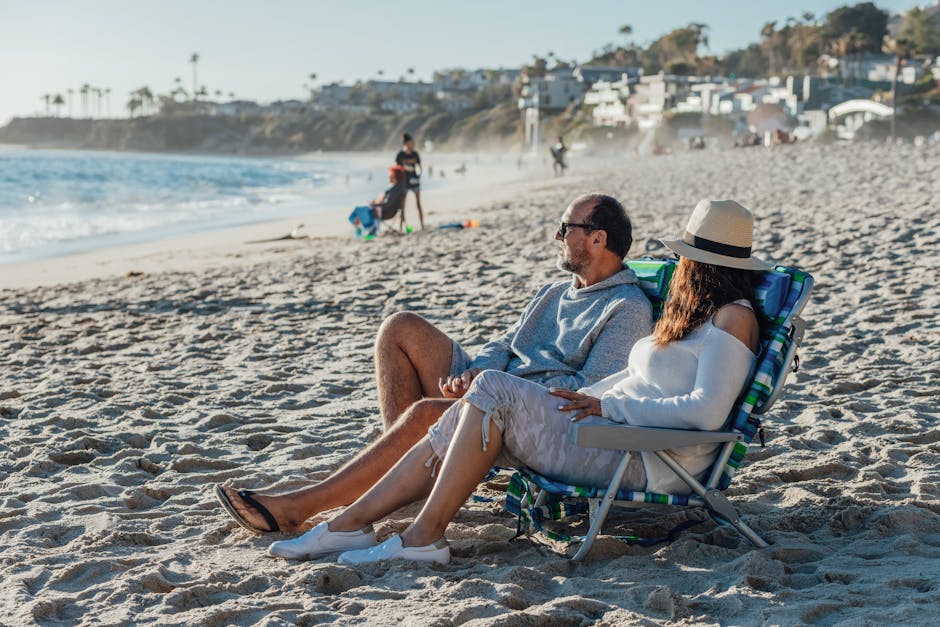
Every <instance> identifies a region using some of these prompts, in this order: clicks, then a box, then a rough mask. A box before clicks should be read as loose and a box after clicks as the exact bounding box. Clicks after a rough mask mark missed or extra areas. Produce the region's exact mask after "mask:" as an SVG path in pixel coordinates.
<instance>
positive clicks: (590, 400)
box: [548, 388, 603, 422]
mask: <svg viewBox="0 0 940 627" xmlns="http://www.w3.org/2000/svg"><path fill="white" fill-rule="evenodd" d="M548 392H549V394H551V395H552V396H557V397H558V398H563V399H565V400H567V401H569V402H568V403H567V404H565V403H563V404H561V405H559V406H558V411H577V412H578V413H577V414H575V416H574V418H572V419H571V422H578V421H580V420H582V419H584V418H587V417H588V416H603V414H602V413H601V399H599V398H594V397H593V396H588V395H587V394H579V393H578V392H574V391H572V390H562V389H560V388H552V389H550V390H549V391H548Z"/></svg>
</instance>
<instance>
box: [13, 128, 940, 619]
mask: <svg viewBox="0 0 940 627" xmlns="http://www.w3.org/2000/svg"><path fill="white" fill-rule="evenodd" d="M938 157H940V154H938V153H937V152H936V151H935V150H934V151H930V150H929V149H915V148H912V147H888V146H868V145H837V146H830V147H820V146H809V145H806V146H795V147H782V148H780V149H774V150H762V149H751V150H742V151H734V152H721V153H708V154H706V155H703V154H681V155H674V156H670V157H664V158H658V159H653V160H649V161H644V162H639V163H631V162H624V163H623V164H621V165H618V166H617V167H612V166H608V167H598V168H597V169H596V170H592V172H591V173H589V174H582V175H580V176H577V177H570V178H566V179H563V180H561V181H557V182H551V183H539V184H532V185H531V186H530V187H529V189H528V190H527V191H526V193H525V194H519V195H517V196H516V197H513V198H507V199H506V200H505V202H499V203H495V204H491V205H488V206H485V207H481V208H480V209H479V211H477V212H476V213H475V215H474V216H473V217H477V218H478V219H480V220H481V222H482V226H481V227H480V228H478V229H469V230H465V231H433V232H429V233H419V234H416V235H413V236H409V237H406V238H393V237H388V238H385V239H383V240H382V241H380V242H376V243H374V244H372V245H360V244H356V243H351V242H349V241H343V240H326V239H324V240H315V241H313V242H312V243H311V244H310V245H296V246H292V245H285V246H283V247H273V248H270V249H267V250H265V251H264V252H248V253H245V254H244V255H242V253H239V254H238V256H236V257H233V258H232V259H229V260H227V263H228V266H227V267H225V268H224V269H223V268H222V267H206V268H204V269H202V270H200V271H198V272H180V273H163V274H145V275H143V276H129V277H126V278H123V279H115V280H93V281H86V282H83V283H78V284H74V285H64V286H59V287H55V288H43V289H34V290H15V291H14V290H11V291H7V292H5V293H4V298H3V300H2V302H0V576H2V581H3V585H2V587H0V606H2V607H3V608H4V610H5V611H4V612H3V618H0V622H9V623H11V624H29V623H40V624H49V625H53V624H72V623H84V624H91V623H104V624H122V623H127V622H132V621H135V622H155V623H161V624H163V623H167V624H195V623H199V624H209V625H214V624H219V625H222V624H231V623H235V624H253V623H259V624H269V625H274V624H286V623H297V624H313V623H317V622H325V621H338V622H343V623H375V624H388V623H392V622H403V623H407V624H436V625H451V624H453V625H457V624H498V625H543V624H544V625H557V624H561V625H582V624H589V623H594V622H597V623H600V624H650V623H667V622H681V623H716V624H717V623H731V624H764V623H770V624H779V623H787V624H792V623H801V622H803V623H824V624H838V623H844V624H858V623H870V624H874V623H924V622H929V620H930V619H929V617H930V616H932V615H934V614H935V613H936V611H937V609H938V606H940V590H938V584H937V581H938V580H940V566H938V564H940V559H938V558H940V516H938V513H940V499H938V496H940V468H938V462H940V412H938V396H940V391H938V379H940V377H938V374H940V366H938V365H937V357H938V355H940V351H938V349H940V326H938V324H937V322H938V310H940V297H938V291H937V288H936V282H937V267H938V265H940V253H938V251H940V241H938V239H940V236H938V234H940V212H938V211H937V204H936V199H937V198H938V197H940V182H938V181H940V179H938V177H937V176H936V167H937V164H938ZM588 189H600V190H604V191H610V192H612V193H614V194H615V195H617V196H618V197H620V198H622V199H623V200H624V202H625V205H626V206H627V208H628V210H629V211H630V212H631V215H632V216H633V218H634V220H635V222H636V229H637V242H636V244H635V247H634V249H633V254H635V255H637V254H642V253H643V252H647V251H648V252H651V253H656V252H658V251H659V250H660V248H659V247H658V245H657V244H656V242H655V240H654V239H652V238H654V237H655V236H659V235H668V234H672V233H674V232H676V231H677V230H679V229H680V228H681V226H682V225H683V221H684V219H685V217H686V216H687V214H688V212H689V210H690V209H691V207H692V206H693V205H694V203H695V202H696V201H697V200H698V199H699V198H704V197H730V198H735V199H738V200H740V201H741V202H743V203H744V204H746V205H748V206H749V207H751V208H752V209H753V210H754V211H755V213H756V214H757V215H758V217H759V230H758V233H757V246H756V248H757V250H759V251H760V252H761V253H763V255H764V256H766V257H768V258H770V259H773V260H777V261H780V262H783V263H793V264H797V265H799V266H801V267H803V268H805V269H807V270H809V271H811V272H812V273H813V274H814V275H815V276H816V278H817V281H818V283H817V290H816V293H815V297H814V299H813V302H812V303H811V304H810V306H809V307H808V310H807V312H806V317H807V319H808V320H809V322H810V329H809V331H808V334H807V341H806V345H805V348H804V350H803V352H802V357H803V369H802V370H801V372H799V373H798V374H797V375H796V376H795V377H794V378H793V379H792V380H791V385H790V386H789V388H788V391H787V394H786V396H785V397H784V398H783V400H782V401H781V402H780V403H779V404H778V405H777V407H776V408H775V410H774V412H773V413H772V415H771V416H769V417H768V418H767V420H766V426H767V428H768V432H769V434H770V436H771V437H770V441H769V442H768V446H767V448H765V449H762V450H755V451H753V453H752V454H751V455H750V457H749V462H748V463H747V464H746V465H745V468H744V470H743V471H742V472H741V473H740V474H739V476H738V478H737V480H736V482H735V485H734V486H733V487H732V490H731V492H732V493H733V494H734V496H735V498H736V500H737V501H738V502H739V503H741V505H742V509H743V510H744V512H745V513H746V514H747V515H748V516H749V517H750V519H751V522H752V524H753V526H754V527H755V528H756V529H758V530H759V531H760V532H761V533H762V534H764V535H765V536H766V537H767V538H768V539H769V540H770V541H772V542H773V545H772V546H771V547H769V548H767V549H764V550H760V551H758V550H753V549H752V548H751V547H750V546H749V545H748V544H747V543H746V542H745V541H742V540H741V539H740V538H738V537H737V536H736V535H735V534H734V533H732V532H730V531H728V530H726V529H723V528H716V527H715V526H714V525H712V524H711V523H707V524H703V525H701V526H700V527H697V528H696V529H694V530H693V531H691V532H688V533H686V534H685V535H684V536H683V537H682V538H681V539H680V540H678V541H677V542H675V543H673V544H671V545H668V546H659V547H654V548H637V547H629V546H626V545H623V544H621V543H619V542H617V541H615V540H612V539H610V538H601V539H600V541H599V542H598V545H597V548H596V550H595V551H594V553H593V555H592V559H591V560H590V561H589V562H588V563H586V564H583V565H573V564H571V563H570V562H569V561H567V560H566V559H565V558H564V556H562V555H560V554H558V553H553V552H551V551H548V550H546V549H544V548H540V547H538V546H535V545H532V544H530V543H528V542H524V541H523V542H515V543H512V544H507V543H506V539H507V538H509V537H510V536H512V535H513V532H514V521H513V520H512V519H510V518H509V517H508V516H507V515H506V514H504V513H502V512H501V511H500V508H499V506H498V505H495V504H485V503H474V504H471V505H469V506H468V507H467V508H465V509H464V510H462V511H461V512H460V514H459V515H458V517H457V519H456V521H455V522H454V524H453V525H452V526H451V528H450V530H449V531H448V536H449V537H450V538H451V541H452V545H453V552H454V556H455V559H454V560H453V562H452V563H451V564H450V565H448V566H423V565H411V564H379V565H375V566H370V567H363V568H349V567H346V566H340V565H337V564H332V563H329V562H328V561H324V562H321V563H297V562H288V561H283V560H275V559H271V558H268V557H266V556H265V555H263V549H264V547H265V546H266V544H267V542H268V541H269V540H270V538H268V539H260V538H257V537H254V536H251V535H249V534H247V533H246V532H244V531H242V530H241V529H240V528H239V527H236V526H235V525H234V524H233V523H231V522H229V519H228V518H227V517H226V516H224V515H223V514H222V513H221V511H220V510H219V508H218V507H217V506H216V504H215V502H214V500H213V499H212V497H211V495H210V492H209V489H208V488H209V487H210V486H211V484H213V483H216V482H221V481H225V480H229V479H231V480H234V481H236V482H238V483H240V484H241V485H251V486H264V485H269V484H276V485H277V486H278V487H281V488H290V487H296V486H300V485H303V484H305V483H306V482H308V481H310V480H315V479H317V478H321V477H323V476H326V475H327V474H328V473H329V472H330V471H331V470H333V469H335V468H336V467H337V466H338V465H339V464H340V463H341V462H342V461H343V460H345V459H346V458H348V457H349V456H350V455H351V454H352V453H353V452H355V451H357V450H358V449H359V448H361V447H362V446H363V445H364V444H366V443H367V442H369V441H370V440H372V439H373V438H375V437H376V436H377V435H378V434H379V432H380V425H379V421H378V419H377V408H376V400H375V395H374V392H373V381H372V355H371V344H372V338H373V336H374V333H375V331H376V329H377V328H378V325H379V323H380V322H381V320H382V319H383V317H384V316H386V315H388V314H390V313H393V312H395V311H400V310H404V309H410V310H414V311H418V312H420V313H422V314H423V315H425V316H426V317H428V318H429V319H431V320H433V321H434V322H436V323H438V324H439V325H440V326H441V327H442V328H443V329H444V330H446V331H447V332H448V333H450V334H452V335H453V336H454V337H457V338H459V339H461V340H462V341H464V342H465V343H466V344H467V345H469V346H475V345H479V344H480V343H482V342H484V341H486V340H487V339H489V338H491V337H493V336H494V335H495V334H496V333H498V332H499V331H500V330H501V329H503V328H505V326H507V325H508V324H509V323H511V322H512V321H513V320H514V319H515V317H516V315H517V313H518V311H519V310H520V309H521V307H522V306H523V305H524V303H525V302H526V301H527V300H528V298H529V297H530V296H531V294H532V293H533V292H534V290H535V289H536V288H537V287H538V286H539V285H540V284H542V283H543V282H545V281H547V280H550V279H552V278H555V277H557V276H559V272H558V271H557V270H555V269H554V268H553V247H552V246H551V244H550V243H549V242H550V240H551V236H552V234H553V223H554V220H555V219H556V218H557V216H558V215H559V214H560V212H561V211H562V210H563V208H564V206H565V204H566V203H567V201H568V200H570V199H571V197H572V196H573V195H575V194H576V193H578V192H581V191H586V190H588ZM415 511H416V510H415V509H413V508H412V509H408V510H404V511H403V512H400V513H399V514H396V515H395V516H393V517H392V518H390V519H389V520H387V521H384V522H382V523H381V524H380V525H379V527H378V529H379V533H380V535H384V534H387V533H390V532H392V531H395V530H400V529H402V528H403V527H404V526H405V525H406V524H407V523H408V521H409V520H410V518H411V517H412V516H413V515H414V513H415ZM680 517H681V516H680V515H670V516H668V517H667V518H666V519H665V522H663V519H661V518H656V517H652V516H649V515H643V516H642V517H641V518H640V519H639V520H638V521H636V522H633V521H632V519H628V518H626V517H623V516H618V517H617V518H616V522H617V523H618V524H623V525H628V524H633V526H632V527H631V528H633V529H637V530H640V531H641V532H650V533H655V532H656V530H657V528H659V527H660V526H661V525H664V524H672V523H674V522H675V521H676V520H677V519H678V518H680ZM555 548H556V549H558V550H560V549H561V548H562V547H555Z"/></svg>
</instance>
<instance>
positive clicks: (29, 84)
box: [0, 0, 924, 125]
mask: <svg viewBox="0 0 940 627" xmlns="http://www.w3.org/2000/svg"><path fill="white" fill-rule="evenodd" d="M645 4H646V3H642V2H617V1H615V0H598V1H597V2H593V3H591V4H589V5H585V6H579V7H577V9H576V10H573V9H572V6H571V5H570V4H569V3H562V2H559V1H557V0H546V1H543V2H534V1H529V0H526V1H522V2H515V3H504V2H503V3H498V2H494V1H492V0H483V1H481V2H478V3H476V4H474V5H473V7H472V10H468V9H467V7H466V5H453V6H449V5H447V4H445V3H439V2H438V3H435V2H430V1H428V0H415V1H413V2H410V3H408V4H407V9H406V10H403V11H399V13H396V14H390V5H389V4H388V3H384V2H375V1H374V0H370V1H366V2H358V3H345V4H344V3H332V2H331V3H326V2H301V1H299V0H280V1H276V2H272V3H269V4H268V5H266V6H265V7H264V8H262V7H261V6H260V5H257V4H238V5H228V6H225V7H224V8H222V9H220V5H218V4H214V3H210V2H206V1H205V0H197V1H194V2H183V1H182V0H171V1H168V2H164V3H160V4H159V5H127V4H126V3H119V2H117V0H99V1H97V2H91V3H83V4H82V5H77V4H74V5H73V4H65V5H60V4H58V3H55V2H51V1H48V0H39V1H37V2H31V3H18V2H14V1H12V0H0V16H2V17H3V19H2V20H0V77H2V83H0V84H2V85H3V88H2V89H3V91H2V96H0V125H5V124H6V123H7V122H8V121H9V119H10V118H11V117H13V116H16V115H21V116H28V115H35V114H44V112H45V104H44V102H43V100H42V95H43V94H45V93H51V94H55V93H61V94H62V95H63V97H66V96H67V90H68V89H70V88H71V89H73V90H74V91H75V93H74V95H73V98H72V115H73V116H78V115H80V114H81V98H80V96H79V93H78V90H79V88H80V87H81V85H82V84H83V83H89V84H91V85H93V86H95V87H101V88H110V89H111V96H110V114H111V116H112V117H125V116H126V115H127V109H126V107H125V105H126V103H127V100H128V97H129V96H128V94H129V92H131V91H132V90H134V89H137V88H139V87H142V86H145V85H146V86H148V87H150V89H151V90H153V91H154V92H155V93H167V92H169V91H170V90H172V89H173V87H174V79H175V78H176V77H179V78H180V79H181V84H182V86H183V87H184V88H185V89H187V90H191V88H192V84H193V75H192V70H193V67H192V64H190V63H189V59H190V55H191V54H192V53H198V54H199V56H200V61H199V63H198V66H197V71H198V84H199V85H200V86H202V85H205V86H206V87H207V88H208V90H209V93H210V95H211V94H213V93H214V92H215V91H216V90H221V91H222V93H223V94H224V98H226V99H227V98H228V94H230V93H234V94H235V96H236V97H237V98H239V99H248V100H259V101H263V102H264V101H271V100H276V99H282V98H285V99H286V98H303V97H304V96H305V92H304V90H303V85H304V84H305V83H309V78H308V77H309V75H310V73H316V74H317V79H316V84H324V83H330V82H334V81H345V82H351V81H355V80H368V79H375V78H380V77H379V75H378V71H379V70H383V71H384V78H389V79H393V80H394V79H397V78H398V77H399V76H406V77H411V76H412V75H409V74H408V71H407V70H408V68H413V69H414V74H413V78H415V79H424V80H429V79H430V78H431V75H432V73H433V72H434V71H435V70H440V69H445V68H452V67H464V68H468V69H472V68H477V67H493V68H496V67H507V68H518V67H520V66H521V65H522V64H524V63H526V62H528V61H530V60H531V58H532V55H533V54H540V55H545V54H547V53H548V52H549V51H552V52H554V53H555V54H556V56H557V57H558V58H561V59H565V60H578V61H585V60H587V59H588V58H590V56H591V52H592V51H593V50H598V49H601V48H602V47H603V46H604V45H605V44H607V43H614V44H621V43H623V42H624V41H625V39H624V37H623V36H621V35H620V34H619V33H618V30H619V28H620V26H621V25H623V24H630V25H631V26H632V27H633V35H632V36H631V39H632V40H633V41H636V42H637V43H640V44H644V43H648V42H651V41H653V40H654V39H656V38H657V37H659V36H660V35H662V34H664V33H666V32H668V31H669V30H671V29H673V28H676V27H678V26H683V25H685V24H688V23H690V22H703V23H705V24H707V25H708V26H709V27H710V30H709V33H708V35H709V42H710V43H709V47H708V50H709V51H710V52H711V53H714V54H722V53H724V52H727V51H728V50H732V49H735V48H740V47H743V46H745V45H747V44H748V43H752V42H756V41H758V40H759V31H760V28H761V26H762V25H763V24H765V23H766V22H769V21H774V20H776V21H778V22H781V21H783V20H785V19H786V18H787V17H799V16H800V15H801V14H802V13H804V12H806V11H809V12H812V13H814V14H815V15H816V16H817V17H821V16H822V15H824V14H825V13H827V12H829V11H831V10H832V9H834V8H836V7H839V6H843V5H848V4H855V2H844V1H841V2H840V1H831V0H815V1H806V2H802V3H798V4H797V3H794V4H791V5H789V6H787V5H785V4H782V3H779V2H771V1H769V0H758V1H754V2H732V1H730V0H718V1H716V2H712V3H708V4H705V3H699V2H695V1H694V0H676V1H674V2H670V3H657V4H655V5H653V6H644V5H645ZM875 4H876V5H877V6H878V7H879V8H881V9H883V10H886V11H889V12H892V13H899V12H903V11H905V10H907V9H908V8H910V7H912V6H916V5H921V6H923V5H924V3H923V2H913V1H911V0H878V1H877V2H875ZM457 6H459V8H457ZM102 113H103V114H104V113H105V112H104V111H103V112H102ZM62 115H68V106H67V105H65V106H63V107H62Z"/></svg>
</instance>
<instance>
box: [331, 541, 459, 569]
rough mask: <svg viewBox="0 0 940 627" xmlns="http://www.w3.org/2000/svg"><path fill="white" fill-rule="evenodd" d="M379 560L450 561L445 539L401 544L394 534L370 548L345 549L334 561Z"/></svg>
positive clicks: (343, 562)
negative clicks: (417, 543) (422, 544)
mask: <svg viewBox="0 0 940 627" xmlns="http://www.w3.org/2000/svg"><path fill="white" fill-rule="evenodd" d="M380 560H412V561H415V562H437V563H438V564H446V563H447V562H449V561H450V545H449V544H447V540H445V539H444V538H441V539H440V540H438V541H437V542H435V543H433V544H429V545H427V546H402V543H401V536H399V535H397V534H396V535H394V536H392V537H391V538H389V539H388V540H386V541H385V542H383V543H382V544H379V545H376V546H374V547H372V548H371V549H360V550H358V551H346V552H345V553H343V554H341V555H340V556H339V559H337V560H336V561H337V562H339V563H340V564H370V563H372V562H378V561H380Z"/></svg>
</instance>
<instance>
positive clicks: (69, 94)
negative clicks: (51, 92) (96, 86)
mask: <svg viewBox="0 0 940 627" xmlns="http://www.w3.org/2000/svg"><path fill="white" fill-rule="evenodd" d="M65 93H66V94H67V95H68V99H69V117H72V96H74V95H75V90H74V89H72V88H71V87H69V88H68V90H67V91H66V92H65Z"/></svg>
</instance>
